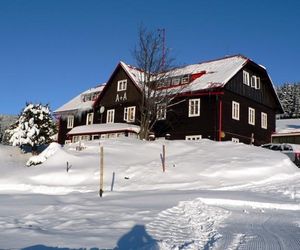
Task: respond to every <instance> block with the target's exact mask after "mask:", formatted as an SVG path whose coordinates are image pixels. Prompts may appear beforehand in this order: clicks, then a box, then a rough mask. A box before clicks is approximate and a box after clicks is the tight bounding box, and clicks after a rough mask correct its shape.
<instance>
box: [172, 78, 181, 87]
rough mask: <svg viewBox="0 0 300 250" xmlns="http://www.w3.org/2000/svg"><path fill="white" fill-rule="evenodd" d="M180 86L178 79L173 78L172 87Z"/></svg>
mask: <svg viewBox="0 0 300 250" xmlns="http://www.w3.org/2000/svg"><path fill="white" fill-rule="evenodd" d="M179 84H180V78H179V77H175V78H173V79H172V85H179Z"/></svg>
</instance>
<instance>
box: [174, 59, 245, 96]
mask: <svg viewBox="0 0 300 250" xmlns="http://www.w3.org/2000/svg"><path fill="white" fill-rule="evenodd" d="M247 60H248V59H247V58H245V57H243V56H233V57H227V58H223V59H219V60H215V61H209V62H204V63H199V64H193V65H188V66H186V67H183V68H179V69H175V70H174V71H172V72H171V74H170V75H171V76H172V75H174V76H176V75H186V74H195V73H200V72H205V74H203V75H202V76H201V77H199V78H196V79H195V80H194V81H192V82H191V83H190V84H189V85H188V86H187V88H186V89H185V90H184V91H196V90H202V89H208V88H211V86H212V84H213V86H214V87H216V86H218V87H223V86H224V85H225V84H226V83H227V82H228V81H229V80H230V79H231V78H232V77H233V76H234V75H235V74H236V73H237V72H238V71H239V70H240V69H241V68H242V67H243V66H244V65H245V63H246V62H247Z"/></svg>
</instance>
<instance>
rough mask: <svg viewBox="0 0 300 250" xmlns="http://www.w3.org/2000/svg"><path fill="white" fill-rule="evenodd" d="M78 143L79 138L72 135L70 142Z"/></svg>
mask: <svg viewBox="0 0 300 250" xmlns="http://www.w3.org/2000/svg"><path fill="white" fill-rule="evenodd" d="M78 141H80V136H79V135H73V137H72V142H73V143H76V142H78Z"/></svg>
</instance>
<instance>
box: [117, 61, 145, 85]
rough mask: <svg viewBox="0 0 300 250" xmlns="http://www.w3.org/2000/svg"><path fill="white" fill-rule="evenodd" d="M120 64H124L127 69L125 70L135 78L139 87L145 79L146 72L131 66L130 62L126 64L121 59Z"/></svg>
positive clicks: (134, 80) (132, 78)
mask: <svg viewBox="0 0 300 250" xmlns="http://www.w3.org/2000/svg"><path fill="white" fill-rule="evenodd" d="M120 64H121V65H122V67H123V68H124V69H125V71H126V72H127V73H128V75H129V77H130V78H131V80H133V82H135V83H136V84H137V85H138V86H139V87H141V86H140V83H141V82H142V81H143V79H144V74H143V71H142V70H140V69H138V68H136V67H134V66H131V65H129V64H126V63H124V62H122V61H120Z"/></svg>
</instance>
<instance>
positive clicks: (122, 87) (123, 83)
mask: <svg viewBox="0 0 300 250" xmlns="http://www.w3.org/2000/svg"><path fill="white" fill-rule="evenodd" d="M126 89H127V79H124V80H120V81H118V87H117V91H124V90H126Z"/></svg>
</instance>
